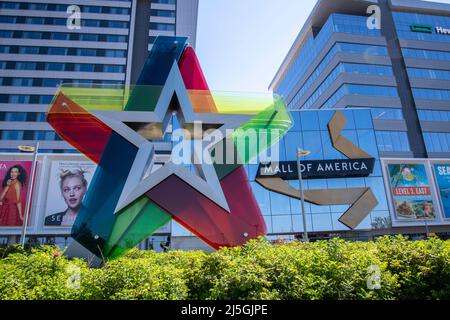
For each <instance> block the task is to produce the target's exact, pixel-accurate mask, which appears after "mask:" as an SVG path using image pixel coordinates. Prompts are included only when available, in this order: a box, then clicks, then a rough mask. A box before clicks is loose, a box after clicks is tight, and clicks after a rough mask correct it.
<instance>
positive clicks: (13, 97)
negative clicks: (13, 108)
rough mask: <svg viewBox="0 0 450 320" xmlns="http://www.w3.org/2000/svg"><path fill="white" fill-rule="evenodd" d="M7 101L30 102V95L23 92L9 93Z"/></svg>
mask: <svg viewBox="0 0 450 320" xmlns="http://www.w3.org/2000/svg"><path fill="white" fill-rule="evenodd" d="M8 102H9V103H30V96H29V95H23V94H11V95H9V100H8Z"/></svg>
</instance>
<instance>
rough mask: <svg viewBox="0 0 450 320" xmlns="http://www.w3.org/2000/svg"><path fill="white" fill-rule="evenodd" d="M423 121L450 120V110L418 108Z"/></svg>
mask: <svg viewBox="0 0 450 320" xmlns="http://www.w3.org/2000/svg"><path fill="white" fill-rule="evenodd" d="M417 114H418V115H419V119H420V120H421V121H436V122H441V121H450V111H440V110H417Z"/></svg>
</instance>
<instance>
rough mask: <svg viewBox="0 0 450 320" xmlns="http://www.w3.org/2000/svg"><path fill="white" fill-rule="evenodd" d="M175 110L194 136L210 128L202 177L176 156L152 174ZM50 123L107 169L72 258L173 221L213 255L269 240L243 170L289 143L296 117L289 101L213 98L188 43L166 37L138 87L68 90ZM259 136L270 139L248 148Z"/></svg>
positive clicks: (106, 255) (77, 232) (98, 178)
mask: <svg viewBox="0 0 450 320" xmlns="http://www.w3.org/2000/svg"><path fill="white" fill-rule="evenodd" d="M174 112H176V114H177V117H178V120H179V123H180V124H181V126H182V127H183V128H185V130H186V132H191V133H192V131H194V134H195V127H196V126H197V127H198V126H201V130H200V132H201V134H200V137H196V136H194V137H193V139H194V140H195V139H196V140H197V141H200V143H201V146H202V148H201V149H203V150H207V152H199V151H198V148H194V151H193V153H192V154H193V156H192V160H193V163H196V167H197V173H194V172H191V171H190V170H188V169H187V168H186V166H185V165H183V164H177V163H175V162H174V161H173V159H171V160H170V161H169V162H168V163H166V164H165V165H164V166H162V167H161V168H159V169H158V170H156V171H155V172H152V173H151V174H148V172H150V170H151V167H152V165H153V164H154V156H155V150H156V149H157V146H158V140H161V139H162V138H163V137H164V132H165V130H166V129H167V127H168V124H169V122H170V121H169V120H170V118H171V117H172V115H173V114H174ZM218 119H220V120H219V121H218ZM47 120H48V122H49V123H50V124H51V126H52V127H53V128H54V129H55V131H56V132H57V133H58V135H59V136H60V137H61V138H63V139H64V140H65V141H67V142H68V143H70V144H71V145H72V146H74V147H75V148H76V149H77V150H79V151H80V152H81V153H83V154H84V155H85V156H86V157H88V158H89V159H91V160H92V161H94V162H95V163H96V164H98V167H97V170H96V172H95V175H94V177H93V179H92V182H91V184H90V185H89V188H88V191H87V194H86V196H85V198H84V200H83V206H82V208H81V209H80V212H79V214H78V216H77V218H76V221H75V223H74V225H73V228H72V237H73V239H74V240H75V242H74V244H73V245H71V247H70V248H69V250H68V251H67V252H70V254H69V255H72V256H79V257H84V258H86V257H88V256H89V255H92V254H93V255H95V256H97V257H98V258H102V259H113V258H117V257H119V256H121V255H123V254H124V253H125V252H126V251H127V250H129V249H130V248H133V247H134V246H136V245H137V244H139V243H140V242H141V241H142V240H144V239H145V238H147V237H148V236H150V235H151V234H152V233H154V232H155V231H157V230H158V229H159V228H161V227H162V226H164V225H165V224H167V223H168V222H169V221H170V220H171V219H174V220H175V221H177V222H178V223H179V224H181V225H182V226H184V227H185V228H186V229H188V230H189V231H190V232H192V233H193V234H195V235H197V236H198V237H199V238H200V239H202V240H203V241H205V242H206V243H207V244H209V245H210V246H211V247H213V248H214V249H219V248H220V247H228V246H239V245H242V244H244V243H245V242H247V241H248V240H250V239H254V238H256V237H258V236H261V235H265V234H266V225H265V222H264V219H263V217H262V215H261V212H260V209H259V206H258V204H257V202H256V200H255V197H254V195H253V193H252V189H251V187H250V184H249V182H248V178H247V175H246V171H245V168H244V165H245V164H247V163H248V162H249V161H251V160H252V159H254V157H255V156H257V155H258V154H260V153H261V152H262V151H265V150H267V149H268V148H270V147H271V146H273V145H274V144H276V143H277V142H278V141H279V139H281V137H282V136H283V135H284V134H285V133H286V132H287V131H288V130H289V129H290V127H291V125H292V121H291V118H290V115H289V113H288V112H287V110H286V106H285V104H284V102H283V101H282V99H280V98H273V97H272V96H271V97H270V99H267V98H266V96H265V97H264V98H261V97H260V96H257V95H242V94H231V93H221V94H214V93H212V92H211V91H210V90H209V87H208V85H207V82H206V80H205V77H204V75H203V73H202V71H201V68H200V65H199V62H198V60H197V57H196V55H195V52H194V50H193V49H192V47H189V46H188V45H187V38H185V37H158V38H157V39H156V41H155V43H154V45H153V48H152V50H151V52H150V54H149V56H148V58H147V60H146V63H145V65H144V67H143V70H142V72H141V75H140V77H139V80H138V81H137V84H136V85H135V86H131V87H125V86H120V87H118V86H103V87H95V88H94V87H92V86H90V87H83V86H81V87H80V86H79V87H70V86H66V85H63V86H61V87H60V89H59V90H58V92H57V94H56V96H55V98H54V100H53V101H52V104H51V106H50V109H49V111H48V115H47ZM206 129H214V130H206ZM229 129H239V130H236V131H234V132H233V133H231V134H230V133H229ZM252 130H253V131H256V132H257V133H259V132H262V131H263V130H264V131H265V132H269V134H270V137H271V138H270V139H269V140H270V141H267V139H266V138H263V139H258V141H257V142H258V143H257V145H256V148H255V147H248V146H246V145H245V139H246V135H247V133H248V132H250V131H252ZM197 135H198V133H197ZM218 136H219V137H222V138H221V139H220V140H219V141H215V140H214V137H218ZM258 137H259V136H258ZM212 140H213V142H211V141H212ZM263 140H264V141H263ZM230 142H231V143H230ZM242 145H244V147H242ZM219 154H221V155H223V156H224V157H222V159H223V158H229V157H227V156H228V155H230V154H231V155H234V154H236V155H237V156H232V157H231V158H232V161H231V162H230V161H227V162H226V163H221V162H220V161H217V159H219V157H218V155H219ZM199 159H200V160H202V161H195V160H199Z"/></svg>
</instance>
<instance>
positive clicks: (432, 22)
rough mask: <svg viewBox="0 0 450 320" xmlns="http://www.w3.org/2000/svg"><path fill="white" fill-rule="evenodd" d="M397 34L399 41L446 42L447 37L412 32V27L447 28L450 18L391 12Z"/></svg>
mask: <svg viewBox="0 0 450 320" xmlns="http://www.w3.org/2000/svg"><path fill="white" fill-rule="evenodd" d="M392 15H393V16H394V22H395V26H396V29H397V34H398V37H399V38H400V39H410V40H421V41H438V42H448V41H449V40H448V35H445V34H437V33H422V32H414V31H413V30H412V28H411V26H412V25H429V26H431V27H432V28H433V29H434V28H435V27H448V26H449V25H450V17H444V16H436V15H427V14H419V13H406V12H393V13H392Z"/></svg>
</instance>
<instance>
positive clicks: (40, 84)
mask: <svg viewBox="0 0 450 320" xmlns="http://www.w3.org/2000/svg"><path fill="white" fill-rule="evenodd" d="M197 12H198V0H183V1H176V0H108V1H100V0H94V1H89V2H87V1H81V0H73V1H72V0H71V1H64V0H62V1H54V0H33V1H29V0H23V1H1V2H0V151H1V152H17V146H18V145H27V144H34V143H35V142H36V141H40V151H39V152H40V153H73V152H76V151H75V150H74V149H73V148H72V147H71V146H70V145H68V144H67V143H66V142H64V141H62V140H61V139H60V138H59V137H58V136H57V135H56V134H55V132H54V131H53V130H52V129H51V127H50V126H49V125H48V123H47V122H46V117H45V112H46V111H47V109H48V106H49V103H50V102H51V100H52V98H53V96H54V94H55V92H56V89H57V87H58V86H59V85H61V84H62V83H64V84H68V85H87V86H98V85H132V84H133V83H135V82H136V80H137V77H138V76H139V73H140V71H141V68H142V66H143V64H144V62H145V59H146V57H147V55H148V51H149V49H150V48H151V46H152V43H153V41H154V39H155V38H156V36H158V35H177V36H189V39H190V40H189V41H190V44H191V45H192V46H193V47H195V41H196V28H197ZM78 26H79V28H78Z"/></svg>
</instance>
